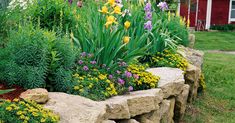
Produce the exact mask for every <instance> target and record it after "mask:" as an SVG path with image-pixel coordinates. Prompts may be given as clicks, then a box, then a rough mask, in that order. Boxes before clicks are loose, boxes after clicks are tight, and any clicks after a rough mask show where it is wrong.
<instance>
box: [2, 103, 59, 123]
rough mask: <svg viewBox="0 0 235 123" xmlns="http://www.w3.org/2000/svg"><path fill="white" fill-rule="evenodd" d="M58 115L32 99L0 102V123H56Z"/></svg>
mask: <svg viewBox="0 0 235 123" xmlns="http://www.w3.org/2000/svg"><path fill="white" fill-rule="evenodd" d="M59 118H60V117H59V116H58V115H56V114H54V113H53V112H52V111H50V110H48V109H44V108H43V107H42V106H41V105H39V104H36V103H35V102H33V101H22V100H19V99H14V100H13V101H12V102H11V101H10V100H5V101H3V102H0V122H1V123H57V122H58V121H59Z"/></svg>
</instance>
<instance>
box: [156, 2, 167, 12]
mask: <svg viewBox="0 0 235 123" xmlns="http://www.w3.org/2000/svg"><path fill="white" fill-rule="evenodd" d="M157 7H159V8H160V9H161V10H162V11H165V10H167V9H168V5H167V3H166V2H160V3H159V4H158V5H157Z"/></svg>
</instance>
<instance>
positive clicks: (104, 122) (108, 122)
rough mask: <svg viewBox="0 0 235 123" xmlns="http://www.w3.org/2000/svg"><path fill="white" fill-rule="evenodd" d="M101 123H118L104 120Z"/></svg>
mask: <svg viewBox="0 0 235 123" xmlns="http://www.w3.org/2000/svg"><path fill="white" fill-rule="evenodd" d="M101 123H116V122H115V121H114V120H104V121H102V122H101Z"/></svg>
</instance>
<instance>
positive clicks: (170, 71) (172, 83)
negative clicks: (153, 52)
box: [146, 67, 185, 98]
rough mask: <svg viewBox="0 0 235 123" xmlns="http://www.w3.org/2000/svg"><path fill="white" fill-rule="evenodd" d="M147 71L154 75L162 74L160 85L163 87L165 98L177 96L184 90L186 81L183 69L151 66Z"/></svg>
mask: <svg viewBox="0 0 235 123" xmlns="http://www.w3.org/2000/svg"><path fill="white" fill-rule="evenodd" d="M146 71H148V72H150V73H152V74H153V75H156V76H160V80H159V82H158V87H159V88H161V89H162V91H163V93H164V98H168V97H170V96H176V95H178V94H179V93H180V92H181V91H182V86H183V85H184V83H185V80H184V74H183V71H182V70H180V69H178V68H168V67H159V68H150V69H147V70H146Z"/></svg>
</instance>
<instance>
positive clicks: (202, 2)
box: [198, 0, 207, 21]
mask: <svg viewBox="0 0 235 123" xmlns="http://www.w3.org/2000/svg"><path fill="white" fill-rule="evenodd" d="M206 12H207V0H199V6H198V20H204V21H205V20H206Z"/></svg>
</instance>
